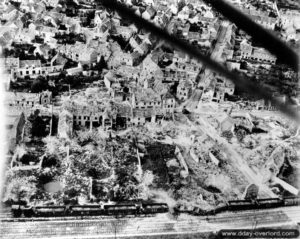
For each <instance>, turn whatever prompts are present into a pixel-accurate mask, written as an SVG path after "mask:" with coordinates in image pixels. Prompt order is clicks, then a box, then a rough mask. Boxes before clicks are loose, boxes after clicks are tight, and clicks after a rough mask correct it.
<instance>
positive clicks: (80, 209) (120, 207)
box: [11, 203, 169, 217]
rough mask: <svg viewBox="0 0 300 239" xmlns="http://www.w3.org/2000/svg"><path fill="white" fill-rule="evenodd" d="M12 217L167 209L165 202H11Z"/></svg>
mask: <svg viewBox="0 0 300 239" xmlns="http://www.w3.org/2000/svg"><path fill="white" fill-rule="evenodd" d="M11 210H12V215H13V216H14V217H22V216H24V217H67V216H120V215H124V216H126V215H136V216H137V215H142V214H144V215H145V214H157V213H165V212H168V211H169V208H168V205H167V204H166V203H140V204H134V203H133V204H104V205H100V204H93V205H67V206H55V205H51V206H28V205H22V204H12V206H11Z"/></svg>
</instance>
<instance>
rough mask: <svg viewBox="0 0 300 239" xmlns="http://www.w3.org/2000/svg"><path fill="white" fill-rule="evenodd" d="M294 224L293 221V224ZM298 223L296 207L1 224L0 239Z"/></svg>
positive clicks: (179, 231)
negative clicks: (198, 214)
mask: <svg viewBox="0 0 300 239" xmlns="http://www.w3.org/2000/svg"><path fill="white" fill-rule="evenodd" d="M297 215H299V216H297ZM295 220H296V221H295ZM297 220H298V221H300V207H299V206H298V207H290V208H280V209H265V210H256V211H250V210H248V211H243V212H230V213H222V214H220V215H217V216H191V215H187V214H183V215H180V216H179V217H178V218H177V219H174V218H171V217H169V215H168V214H167V213H165V214H160V215H156V216H154V217H133V218H129V217H126V218H118V219H116V218H93V219H91V218H90V219H79V218H77V219H72V218H68V219H67V220H60V219H59V218H56V220H55V221H53V220H52V221H49V220H48V221H34V220H31V221H30V220H27V221H2V222H0V238H4V239H11V238H22V239H23V238H24V239H26V238H109V237H112V238H114V236H115V235H118V238H120V235H122V237H126V236H127V237H129V238H132V237H134V236H138V235H154V234H157V235H162V234H191V233H193V234H197V233H203V232H208V231H218V230H220V229H225V228H230V229H232V228H249V229H251V227H253V225H255V226H256V227H275V226H279V225H285V224H289V225H295V223H296V222H298V221H297Z"/></svg>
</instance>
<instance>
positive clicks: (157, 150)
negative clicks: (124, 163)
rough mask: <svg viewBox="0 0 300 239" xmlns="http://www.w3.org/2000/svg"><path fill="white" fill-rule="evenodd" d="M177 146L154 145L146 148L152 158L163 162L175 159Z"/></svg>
mask: <svg viewBox="0 0 300 239" xmlns="http://www.w3.org/2000/svg"><path fill="white" fill-rule="evenodd" d="M175 149H176V146H175V145H170V144H162V143H158V142H157V143H154V144H151V145H148V146H146V150H147V153H148V155H149V157H150V158H152V159H156V160H161V159H164V160H166V159H171V158H175Z"/></svg>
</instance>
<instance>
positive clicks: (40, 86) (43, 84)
mask: <svg viewBox="0 0 300 239" xmlns="http://www.w3.org/2000/svg"><path fill="white" fill-rule="evenodd" d="M47 89H48V82H47V80H46V79H45V78H44V77H43V76H39V77H38V78H36V79H35V80H34V81H33V83H32V86H31V92H32V93H40V92H42V91H45V90H47Z"/></svg>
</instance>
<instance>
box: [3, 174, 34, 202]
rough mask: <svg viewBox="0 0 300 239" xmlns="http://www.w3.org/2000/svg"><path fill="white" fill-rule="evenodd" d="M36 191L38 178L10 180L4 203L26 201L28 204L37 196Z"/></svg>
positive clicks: (15, 178) (17, 177) (18, 177)
mask: <svg viewBox="0 0 300 239" xmlns="http://www.w3.org/2000/svg"><path fill="white" fill-rule="evenodd" d="M36 191H37V188H36V178H35V177H34V176H30V177H20V176H16V177H13V178H12V179H10V181H9V182H8V184H7V187H6V190H5V194H4V201H15V202H20V201H25V202H27V203H28V202H30V200H31V199H32V197H33V196H34V195H35V194H36Z"/></svg>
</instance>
